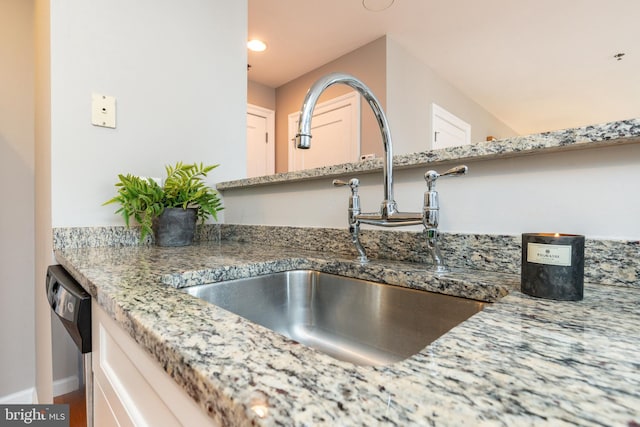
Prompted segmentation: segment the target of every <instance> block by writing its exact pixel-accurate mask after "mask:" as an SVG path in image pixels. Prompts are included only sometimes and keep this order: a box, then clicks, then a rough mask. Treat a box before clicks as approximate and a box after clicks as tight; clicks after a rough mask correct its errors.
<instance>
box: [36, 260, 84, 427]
mask: <svg viewBox="0 0 640 427" xmlns="http://www.w3.org/2000/svg"><path fill="white" fill-rule="evenodd" d="M46 292H47V300H48V301H49V306H51V312H52V316H51V317H52V319H51V321H52V322H55V320H54V319H53V318H56V319H58V320H59V321H60V322H61V323H62V326H64V328H65V330H66V331H67V332H68V334H69V336H70V337H71V338H72V340H73V342H74V344H75V346H76V347H77V352H76V357H77V359H78V372H77V384H74V385H76V387H75V390H73V391H72V392H71V393H68V396H70V397H69V398H68V401H71V402H73V401H77V400H80V401H84V405H79V406H80V407H79V408H77V407H76V406H77V405H73V404H72V407H71V408H70V409H71V411H73V410H80V411H82V410H84V411H85V414H84V415H85V416H86V420H87V427H93V375H92V371H91V295H89V293H88V292H87V291H85V290H84V289H83V288H82V286H80V284H79V283H78V282H76V280H75V279H74V278H73V277H71V275H70V274H69V273H68V272H67V271H66V270H65V269H64V268H62V266H60V265H51V266H49V268H48V269H47V279H46ZM52 326H53V325H52ZM52 329H53V328H52ZM62 338H64V336H62ZM55 339H56V337H55V336H54V335H53V334H52V340H55ZM55 357H56V354H55V352H54V359H55ZM53 363H54V366H55V364H56V360H53ZM68 401H67V400H65V401H64V402H63V403H68ZM72 417H73V414H72ZM81 418H82V417H81Z"/></svg>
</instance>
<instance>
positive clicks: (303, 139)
mask: <svg viewBox="0 0 640 427" xmlns="http://www.w3.org/2000/svg"><path fill="white" fill-rule="evenodd" d="M337 83H341V84H345V85H347V86H349V87H351V88H353V89H355V90H357V91H358V92H359V93H360V95H362V97H363V98H364V99H366V100H367V103H368V104H369V106H370V107H371V109H372V110H373V113H374V115H375V117H376V120H377V122H378V126H379V127H380V133H381V134H382V144H383V147H384V163H383V168H382V174H383V179H384V187H383V190H384V194H383V200H382V202H381V204H380V211H379V212H369V213H362V212H360V196H359V195H358V187H359V185H360V183H359V181H358V180H357V179H351V180H350V181H349V182H345V181H340V180H334V181H333V185H335V186H348V187H349V188H350V189H351V197H350V198H349V231H350V233H351V238H352V241H353V243H354V245H355V247H356V250H357V251H358V260H359V261H360V262H361V263H366V262H367V261H368V260H367V256H366V253H365V250H364V247H363V246H362V244H361V243H360V237H359V235H360V224H371V225H376V226H380V227H398V226H408V225H418V224H424V226H425V229H426V231H427V246H428V248H429V251H430V252H431V255H432V258H433V260H434V265H435V269H436V271H437V272H444V271H446V267H445V266H444V262H443V260H442V256H441V255H440V250H439V248H438V242H437V239H438V231H437V227H438V221H439V216H438V215H439V213H438V210H439V206H438V199H437V197H438V194H437V192H436V191H435V180H436V179H437V178H438V177H440V176H445V175H461V174H464V173H466V172H467V167H466V166H460V167H458V168H454V169H451V170H449V171H447V172H445V173H443V174H442V175H439V174H438V173H437V172H435V171H429V172H427V174H428V175H429V176H430V177H431V178H429V179H427V176H426V175H425V179H427V185H428V189H427V192H426V193H425V202H424V208H423V211H422V212H400V211H398V207H397V205H396V202H395V200H394V198H393V143H392V141H391V131H390V130H389V123H388V122H387V117H386V116H385V114H384V111H383V109H382V105H381V104H380V101H378V99H377V98H376V96H375V95H374V94H373V92H371V90H370V89H369V88H368V87H367V86H366V85H365V84H364V83H363V82H362V81H360V80H358V79H357V78H356V77H354V76H351V75H349V74H344V73H331V74H328V75H326V76H324V77H322V78H320V79H319V80H318V81H317V82H315V83H314V84H313V86H311V88H310V89H309V91H308V92H307V95H306V96H305V99H304V102H303V104H302V109H301V110H300V118H299V120H298V133H297V134H296V144H297V146H298V148H303V149H306V148H310V147H311V118H312V117H313V110H314V109H315V106H316V104H317V103H318V99H319V98H320V95H321V94H322V93H323V92H324V91H325V90H326V89H327V88H328V87H329V86H331V85H334V84H337ZM454 170H455V171H454Z"/></svg>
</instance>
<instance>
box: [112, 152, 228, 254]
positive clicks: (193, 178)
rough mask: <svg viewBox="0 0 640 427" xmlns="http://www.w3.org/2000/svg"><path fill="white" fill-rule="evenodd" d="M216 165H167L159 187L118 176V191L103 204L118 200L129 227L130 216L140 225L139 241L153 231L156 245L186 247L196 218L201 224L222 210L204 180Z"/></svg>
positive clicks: (140, 179)
mask: <svg viewBox="0 0 640 427" xmlns="http://www.w3.org/2000/svg"><path fill="white" fill-rule="evenodd" d="M216 167H218V165H212V166H204V165H203V164H202V163H200V164H197V163H194V164H183V163H182V162H178V163H176V165H175V166H170V165H167V166H165V170H166V172H167V177H166V178H165V180H164V184H163V185H162V186H161V185H160V184H158V183H157V182H156V181H155V180H153V179H149V178H142V177H139V176H135V175H131V174H127V175H122V174H120V175H118V179H119V181H118V182H117V183H116V184H115V185H116V187H117V188H118V194H117V195H116V196H115V197H114V198H112V199H110V200H107V201H106V202H105V203H104V204H103V205H108V204H110V203H119V204H120V209H118V210H117V211H116V213H119V214H121V215H122V216H123V218H124V222H125V224H126V226H127V228H129V221H130V218H131V217H133V218H134V219H135V220H136V221H137V222H138V223H139V224H140V226H141V233H140V240H141V241H142V240H144V238H145V237H146V236H147V235H148V234H150V233H153V235H154V237H155V242H156V244H157V245H159V246H186V245H189V244H191V242H192V241H193V236H194V234H195V227H196V221H197V220H198V219H199V220H200V221H201V222H202V223H204V222H205V220H206V219H207V218H209V217H210V216H212V217H213V218H214V219H215V220H217V219H218V215H217V213H218V212H219V211H220V210H222V209H223V208H222V206H221V201H220V199H219V197H218V193H217V192H216V191H215V190H213V189H212V188H211V187H208V186H206V185H205V183H204V181H203V179H204V178H205V177H206V176H207V173H209V172H210V171H211V170H213V169H214V168H216Z"/></svg>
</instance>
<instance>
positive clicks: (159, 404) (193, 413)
mask: <svg viewBox="0 0 640 427" xmlns="http://www.w3.org/2000/svg"><path fill="white" fill-rule="evenodd" d="M91 316H92V325H91V328H92V330H91V333H92V346H93V356H92V359H93V364H92V368H93V376H94V393H93V398H94V403H93V405H94V415H95V416H94V426H95V427H114V426H119V427H126V426H131V427H141V426H148V427H156V426H162V427H174V426H175V427H181V426H218V425H219V424H218V423H216V421H215V420H214V419H213V418H210V417H209V416H207V415H206V413H205V411H204V409H202V408H200V407H199V406H198V405H197V404H196V403H195V402H194V401H193V399H191V398H190V397H189V396H188V395H187V393H186V391H184V390H183V389H182V388H180V387H179V386H178V385H177V384H176V383H175V382H174V381H173V379H172V378H171V377H170V376H169V374H167V373H166V372H165V371H164V370H162V369H161V368H160V364H159V363H158V361H157V360H155V359H153V358H152V357H151V356H149V355H148V354H147V353H146V352H145V351H144V350H143V349H142V348H141V347H140V346H139V345H138V344H137V343H136V342H135V341H134V340H133V339H132V338H131V337H130V336H129V335H128V334H127V333H126V332H125V331H124V330H123V329H122V328H120V326H119V325H118V324H117V323H116V322H115V321H114V320H113V319H111V318H110V317H109V316H108V315H107V313H105V312H104V310H102V308H100V307H99V306H98V304H97V303H96V302H95V300H94V301H92V306H91Z"/></svg>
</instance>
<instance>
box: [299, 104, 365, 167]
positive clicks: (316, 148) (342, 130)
mask: <svg viewBox="0 0 640 427" xmlns="http://www.w3.org/2000/svg"><path fill="white" fill-rule="evenodd" d="M299 116H300V113H299V112H297V113H292V114H289V171H290V172H292V171H298V170H302V169H310V168H317V167H321V166H330V165H337V164H341V163H350V162H355V161H357V160H358V158H359V156H360V96H359V94H358V93H357V92H352V93H349V94H347V95H343V96H339V97H337V98H333V99H331V100H329V101H326V102H322V103H319V104H317V105H316V108H315V109H314V112H313V119H312V120H311V135H313V136H312V138H311V148H309V149H306V150H305V149H300V148H297V146H296V143H295V135H296V132H297V131H298V118H299Z"/></svg>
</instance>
